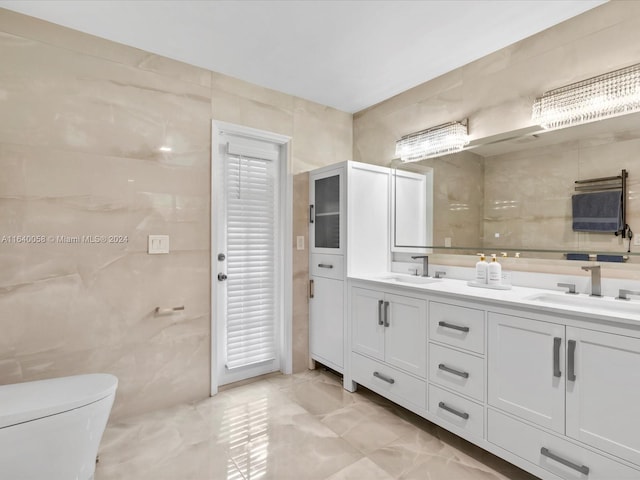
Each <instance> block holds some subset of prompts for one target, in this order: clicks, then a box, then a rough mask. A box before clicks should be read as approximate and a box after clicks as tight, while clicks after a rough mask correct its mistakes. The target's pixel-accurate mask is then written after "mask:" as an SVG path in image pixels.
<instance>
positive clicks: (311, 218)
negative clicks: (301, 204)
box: [309, 205, 314, 223]
mask: <svg viewBox="0 0 640 480" xmlns="http://www.w3.org/2000/svg"><path fill="white" fill-rule="evenodd" d="M313 222H314V217H313V205H309V223H313Z"/></svg>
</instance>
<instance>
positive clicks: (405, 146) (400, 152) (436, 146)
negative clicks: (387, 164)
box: [396, 122, 469, 162]
mask: <svg viewBox="0 0 640 480" xmlns="http://www.w3.org/2000/svg"><path fill="white" fill-rule="evenodd" d="M468 144H469V136H468V134H467V125H466V124H463V123H461V122H449V123H445V124H443V125H438V126H437V127H432V128H428V129H426V130H422V131H420V132H416V133H411V134H409V135H405V136H404V137H402V138H401V139H400V140H398V141H397V142H396V155H397V156H399V157H400V159H401V160H402V161H403V162H417V161H418V160H424V159H425V158H431V157H437V156H439V155H445V154H447V153H453V152H457V151H460V150H462V149H463V148H464V147H465V145H468Z"/></svg>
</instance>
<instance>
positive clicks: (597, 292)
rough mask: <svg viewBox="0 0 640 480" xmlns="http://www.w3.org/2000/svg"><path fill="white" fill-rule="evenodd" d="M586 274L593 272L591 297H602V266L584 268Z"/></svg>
mask: <svg viewBox="0 0 640 480" xmlns="http://www.w3.org/2000/svg"><path fill="white" fill-rule="evenodd" d="M582 270H584V271H585V272H591V296H592V297H601V296H602V285H601V282H600V265H594V266H593V267H582Z"/></svg>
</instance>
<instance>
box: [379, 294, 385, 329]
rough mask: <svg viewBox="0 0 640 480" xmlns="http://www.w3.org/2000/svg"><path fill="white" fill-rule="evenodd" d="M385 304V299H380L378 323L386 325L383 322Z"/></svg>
mask: <svg viewBox="0 0 640 480" xmlns="http://www.w3.org/2000/svg"><path fill="white" fill-rule="evenodd" d="M383 304H384V300H378V325H384V323H383V322H382V305H383Z"/></svg>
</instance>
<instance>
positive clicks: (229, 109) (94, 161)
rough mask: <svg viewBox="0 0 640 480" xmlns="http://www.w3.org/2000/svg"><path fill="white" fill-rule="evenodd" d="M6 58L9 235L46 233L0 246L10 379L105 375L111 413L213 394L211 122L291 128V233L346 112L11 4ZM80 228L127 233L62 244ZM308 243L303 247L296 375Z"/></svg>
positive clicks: (334, 147) (2, 360) (3, 229)
mask: <svg viewBox="0 0 640 480" xmlns="http://www.w3.org/2000/svg"><path fill="white" fill-rule="evenodd" d="M0 58H2V62H1V65H0V172H2V173H1V174H0V239H1V238H2V235H5V236H11V235H25V234H33V235H43V236H44V237H43V238H45V239H47V241H46V242H43V243H39V244H25V243H20V244H18V243H11V242H10V240H9V241H5V242H4V243H1V244H0V264H1V265H2V268H0V331H1V332H2V335H0V384H5V383H13V382H19V381H26V380H33V379H40V378H47V377H53V376H62V375H71V374H76V373H83V372H96V371H103V372H110V373H113V374H115V375H117V376H118V378H119V379H120V387H119V390H118V395H117V399H116V403H115V405H114V411H113V418H118V417H123V416H128V415H132V414H136V413H139V412H142V411H148V410H151V409H155V408H161V407H165V406H169V405H173V404H176V403H180V402H185V401H190V400H194V399H199V398H203V397H205V396H207V395H208V393H209V388H210V385H209V378H210V341H211V329H210V318H211V311H210V310H211V309H210V298H211V296H210V286H211V280H210V211H211V205H210V198H211V187H210V155H211V151H210V150H211V149H210V142H211V133H210V132H211V119H212V118H214V119H217V120H222V121H226V122H232V123H237V124H242V125H246V126H249V127H254V128H260V129H264V130H269V131H272V132H276V133H280V134H285V135H289V136H291V137H292V146H291V153H292V157H293V158H292V174H293V173H297V174H299V175H297V176H296V177H295V182H294V185H295V192H294V198H295V201H294V217H295V219H294V225H295V229H294V239H293V240H295V236H296V235H304V236H305V237H306V205H307V203H308V200H307V197H308V193H307V191H306V189H307V186H306V176H305V174H304V173H303V172H305V171H307V170H309V169H310V168H313V167H316V166H323V165H327V164H330V163H335V162H338V161H343V160H346V159H348V158H349V156H350V154H351V149H352V116H351V115H350V114H347V113H344V112H339V111H337V110H334V109H331V108H327V107H324V106H321V105H317V104H314V103H312V102H308V101H305V100H302V99H299V98H295V97H291V96H289V95H285V94H282V93H279V92H275V91H273V90H268V89H265V88H261V87H258V86H256V85H252V84H248V83H246V82H242V81H239V80H236V79H233V78H230V77H227V76H225V75H221V74H218V73H215V72H210V71H206V70H203V69H200V68H196V67H193V66H190V65H186V64H182V63H180V62H175V61H172V60H169V59H166V58H162V57H159V56H156V55H152V54H150V53H146V52H143V51H140V50H136V49H133V48H129V47H125V46H123V45H119V44H116V43H113V42H109V41H106V40H102V39H99V38H95V37H92V36H89V35H85V34H82V33H79V32H75V31H72V30H69V29H66V28H62V27H59V26H56V25H52V24H49V23H47V22H43V21H39V20H36V19H33V18H30V17H26V16H23V15H19V14H16V13H13V12H10V11H7V10H3V9H0ZM162 145H170V146H171V147H172V148H173V151H172V152H170V153H162V152H159V150H158V148H159V147H160V146H162ZM148 234H168V235H170V237H171V253H170V254H169V255H147V253H146V242H147V235H148ZM76 235H116V236H121V237H123V238H124V237H126V241H122V242H120V243H95V244H77V243H64V242H63V241H62V239H57V240H58V241H56V237H57V236H61V237H72V236H76ZM48 237H51V238H48ZM306 243H307V242H305V244H306ZM293 245H295V242H294V243H293ZM307 252H308V251H307V250H305V251H304V252H298V251H295V250H294V279H293V280H294V281H293V283H294V286H293V294H294V295H293V297H294V305H293V311H294V326H293V333H294V349H295V351H294V370H296V371H299V370H301V369H304V368H306V366H307V358H306V357H307V356H308V353H307V351H308V347H307V340H306V335H307V334H306V329H307V317H308V313H307V294H306V285H307V274H306V272H307V270H308V265H307V261H308V260H307ZM179 305H185V307H186V308H185V310H184V312H181V313H177V314H175V315H173V316H163V317H156V316H154V314H153V310H154V308H155V307H156V306H163V307H169V306H179Z"/></svg>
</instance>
